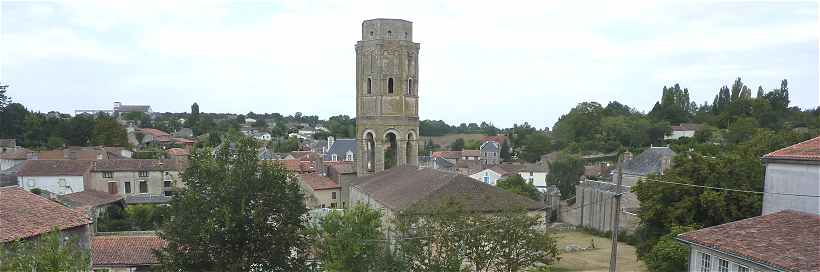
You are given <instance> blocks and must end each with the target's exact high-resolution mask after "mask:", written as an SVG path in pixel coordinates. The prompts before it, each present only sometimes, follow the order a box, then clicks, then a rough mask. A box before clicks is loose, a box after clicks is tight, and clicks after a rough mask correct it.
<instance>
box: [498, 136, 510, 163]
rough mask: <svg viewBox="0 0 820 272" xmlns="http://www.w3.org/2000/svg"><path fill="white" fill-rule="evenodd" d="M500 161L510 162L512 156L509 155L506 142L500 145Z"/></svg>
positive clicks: (508, 145) (508, 147)
mask: <svg viewBox="0 0 820 272" xmlns="http://www.w3.org/2000/svg"><path fill="white" fill-rule="evenodd" d="M499 153H500V154H499V155H500V156H501V160H502V161H512V154H511V153H510V144H508V143H507V141H504V142H502V143H501V151H500V152H499Z"/></svg>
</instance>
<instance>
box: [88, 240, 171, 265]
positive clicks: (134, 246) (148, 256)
mask: <svg viewBox="0 0 820 272" xmlns="http://www.w3.org/2000/svg"><path fill="white" fill-rule="evenodd" d="M166 244H167V242H166V241H165V240H162V239H161V238H159V237H158V236H156V235H147V234H146V235H105V236H94V237H93V238H92V239H91V262H92V263H93V265H94V266H103V267H105V266H137V265H156V264H159V261H158V260H157V257H156V255H154V250H158V249H161V248H163V247H165V245H166Z"/></svg>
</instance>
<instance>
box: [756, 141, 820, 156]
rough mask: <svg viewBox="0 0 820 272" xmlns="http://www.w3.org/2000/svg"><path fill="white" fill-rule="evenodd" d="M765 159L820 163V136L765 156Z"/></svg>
mask: <svg viewBox="0 0 820 272" xmlns="http://www.w3.org/2000/svg"><path fill="white" fill-rule="evenodd" d="M763 159H764V160H768V159H781V160H800V161H820V136H817V137H815V138H813V139H810V140H807V141H804V142H801V143H798V144H795V145H792V146H789V147H786V148H782V149H779V150H776V151H774V152H771V153H769V154H766V155H763Z"/></svg>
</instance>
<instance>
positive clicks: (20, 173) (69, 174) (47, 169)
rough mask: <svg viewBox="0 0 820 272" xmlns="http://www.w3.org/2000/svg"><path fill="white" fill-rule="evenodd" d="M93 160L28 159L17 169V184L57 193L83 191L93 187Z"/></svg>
mask: <svg viewBox="0 0 820 272" xmlns="http://www.w3.org/2000/svg"><path fill="white" fill-rule="evenodd" d="M91 164H92V163H91V161H84V160H27V161H25V162H24V163H23V164H22V166H21V167H20V169H19V170H17V185H20V186H22V187H23V188H25V189H26V190H29V191H31V190H33V189H35V188H36V189H40V190H46V191H49V192H51V193H54V194H57V195H64V194H70V193H76V192H82V191H85V190H88V189H90V187H91Z"/></svg>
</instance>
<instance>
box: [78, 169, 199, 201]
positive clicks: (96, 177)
mask: <svg viewBox="0 0 820 272" xmlns="http://www.w3.org/2000/svg"><path fill="white" fill-rule="evenodd" d="M187 167H188V162H187V160H167V159H166V160H155V159H139V160H137V159H129V160H103V161H94V162H93V167H92V169H91V183H90V184H91V187H90V188H91V189H92V190H96V191H100V192H107V193H109V194H113V195H121V196H124V197H126V201H128V200H129V197H131V196H134V195H151V196H164V197H171V196H173V195H174V194H175V192H176V191H177V190H179V189H180V188H183V187H185V184H184V183H183V182H182V180H181V178H180V173H182V171H184V170H185V169H186V168H187Z"/></svg>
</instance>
